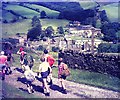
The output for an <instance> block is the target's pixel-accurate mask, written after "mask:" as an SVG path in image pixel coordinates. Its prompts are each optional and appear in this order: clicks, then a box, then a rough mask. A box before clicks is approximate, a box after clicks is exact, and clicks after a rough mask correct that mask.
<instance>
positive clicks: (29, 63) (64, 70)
mask: <svg viewBox="0 0 120 100" xmlns="http://www.w3.org/2000/svg"><path fill="white" fill-rule="evenodd" d="M17 54H19V55H20V64H21V66H22V69H23V72H24V76H25V78H26V83H27V90H28V92H29V93H33V92H34V89H33V87H32V82H33V81H35V80H36V76H41V78H42V87H43V92H44V94H45V95H46V96H50V90H49V85H52V84H53V80H52V68H53V64H54V63H55V59H54V58H53V56H52V55H50V54H49V51H48V50H47V49H45V50H44V51H43V55H41V57H40V61H41V63H40V65H39V71H38V74H35V73H34V72H33V71H32V67H33V66H34V59H33V57H32V56H31V57H32V60H28V59H27V56H26V55H27V53H26V52H25V51H24V48H23V47H21V48H20V49H19V51H18V52H17ZM58 61H59V63H58V78H59V80H60V83H61V92H62V93H64V94H67V92H66V88H65V85H64V80H65V79H66V77H67V76H69V75H70V71H69V69H68V67H67V65H66V64H65V63H63V58H59V60H58Z"/></svg>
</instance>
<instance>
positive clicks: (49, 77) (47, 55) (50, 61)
mask: <svg viewBox="0 0 120 100" xmlns="http://www.w3.org/2000/svg"><path fill="white" fill-rule="evenodd" d="M48 53H49V52H48V50H47V49H45V50H44V58H45V61H46V62H48V63H49V65H50V67H51V70H50V73H49V76H48V78H47V81H48V80H49V81H48V82H49V85H52V84H53V82H52V66H53V64H54V62H55V59H54V58H53V56H52V55H50V54H48Z"/></svg>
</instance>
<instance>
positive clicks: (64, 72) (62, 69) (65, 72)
mask: <svg viewBox="0 0 120 100" xmlns="http://www.w3.org/2000/svg"><path fill="white" fill-rule="evenodd" d="M58 64H59V65H58V79H59V81H60V83H61V91H62V93H64V94H67V92H66V88H65V84H64V80H65V79H66V77H67V76H69V75H70V71H69V69H68V66H67V65H66V64H65V63H63V58H59V62H58Z"/></svg>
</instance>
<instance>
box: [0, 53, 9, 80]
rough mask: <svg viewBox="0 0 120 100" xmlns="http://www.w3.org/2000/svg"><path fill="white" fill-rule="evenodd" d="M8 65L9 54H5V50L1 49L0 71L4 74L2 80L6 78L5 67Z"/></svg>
mask: <svg viewBox="0 0 120 100" xmlns="http://www.w3.org/2000/svg"><path fill="white" fill-rule="evenodd" d="M7 66H8V62H7V56H5V55H4V51H1V55H0V72H1V74H2V80H4V79H5V68H6V67H7Z"/></svg>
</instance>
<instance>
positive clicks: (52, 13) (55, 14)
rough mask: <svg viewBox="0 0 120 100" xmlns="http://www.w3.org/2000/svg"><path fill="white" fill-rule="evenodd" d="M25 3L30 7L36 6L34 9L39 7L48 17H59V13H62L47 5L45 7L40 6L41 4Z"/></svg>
mask: <svg viewBox="0 0 120 100" xmlns="http://www.w3.org/2000/svg"><path fill="white" fill-rule="evenodd" d="M25 5H26V6H28V7H31V8H34V9H39V10H40V12H41V11H45V12H46V15H47V16H48V17H52V18H58V15H59V13H60V12H58V11H55V10H51V9H49V8H46V7H43V6H39V5H36V4H25Z"/></svg>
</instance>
